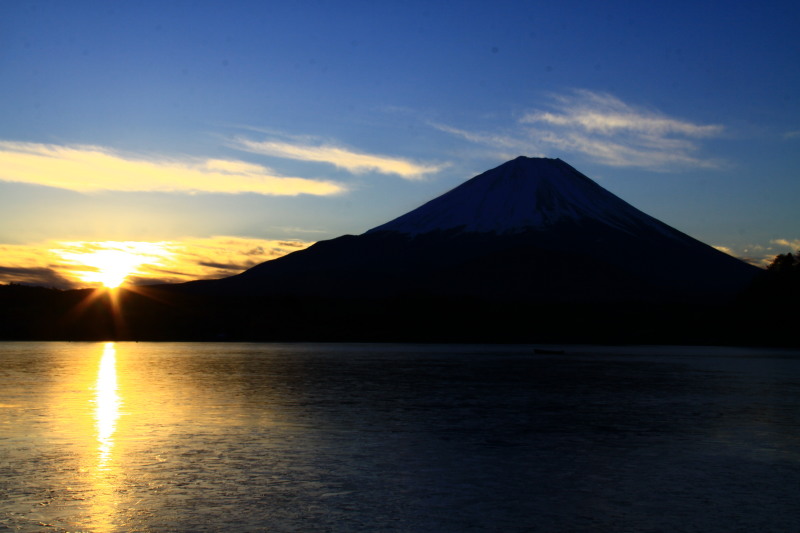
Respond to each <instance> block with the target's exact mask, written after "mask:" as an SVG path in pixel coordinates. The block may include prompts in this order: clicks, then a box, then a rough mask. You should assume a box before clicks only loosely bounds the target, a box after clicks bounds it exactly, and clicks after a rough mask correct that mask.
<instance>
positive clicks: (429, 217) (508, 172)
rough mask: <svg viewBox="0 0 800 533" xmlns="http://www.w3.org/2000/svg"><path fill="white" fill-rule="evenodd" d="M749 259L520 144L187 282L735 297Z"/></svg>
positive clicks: (558, 295) (238, 287)
mask: <svg viewBox="0 0 800 533" xmlns="http://www.w3.org/2000/svg"><path fill="white" fill-rule="evenodd" d="M756 271H757V269H756V268H755V267H752V266H750V265H747V264H745V263H743V262H741V261H739V260H738V259H735V258H733V257H731V256H728V255H726V254H724V253H722V252H720V251H718V250H716V249H714V248H712V247H710V246H708V245H706V244H704V243H701V242H700V241H698V240H696V239H694V238H692V237H690V236H688V235H685V234H683V233H682V232H680V231H678V230H676V229H674V228H672V227H670V226H668V225H666V224H664V223H663V222H660V221H659V220H657V219H655V218H653V217H651V216H650V215H647V214H646V213H643V212H642V211H640V210H638V209H636V208H635V207H633V206H631V205H630V204H628V203H627V202H625V201H624V200H622V199H620V198H618V197H617V196H615V195H613V194H612V193H610V192H608V191H606V190H605V189H604V188H602V187H601V186H599V185H598V184H596V183H595V182H594V181H592V180H591V179H590V178H588V177H587V176H585V175H584V174H582V173H580V172H579V171H577V170H576V169H574V168H573V167H571V166H570V165H568V164H567V163H565V162H563V161H561V160H560V159H546V158H527V157H524V156H520V157H518V158H516V159H514V160H511V161H509V162H506V163H503V164H502V165H499V166H498V167H496V168H494V169H491V170H488V171H486V172H484V173H482V174H480V175H478V176H476V177H474V178H472V179H470V180H468V181H466V182H464V183H463V184H461V185H459V186H457V187H455V188H454V189H451V190H450V191H448V192H446V193H444V194H442V195H441V196H439V197H437V198H434V199H433V200H431V201H429V202H426V203H425V204H423V205H422V206H420V207H418V208H417V209H414V210H412V211H410V212H408V213H406V214H404V215H401V216H400V217H397V218H395V219H393V220H390V221H389V222H387V223H385V224H382V225H379V226H376V227H375V228H372V229H370V230H368V231H366V232H365V233H363V234H361V235H345V236H341V237H338V238H335V239H331V240H328V241H321V242H318V243H316V244H314V245H313V246H311V247H309V248H307V249H305V250H301V251H298V252H294V253H292V254H289V255H287V256H284V257H282V258H278V259H275V260H272V261H267V262H265V263H261V264H260V265H256V266H255V267H252V268H251V269H249V270H247V271H245V272H243V273H241V274H239V275H236V276H232V277H230V278H223V279H221V280H214V281H205V282H192V283H191V284H190V285H191V286H192V288H193V289H192V290H211V291H216V292H226V291H234V292H236V291H239V292H242V291H251V292H254V293H261V294H272V295H284V296H291V295H295V296H298V295H305V296H322V297H336V298H346V297H352V298H356V297H358V298H361V297H366V298H373V299H375V298H386V297H398V296H402V295H407V294H425V295H429V296H435V297H442V296H447V297H454V296H470V297H480V298H488V299H490V300H501V301H509V300H520V299H532V300H535V301H539V302H543V303H544V302H580V301H581V299H582V298H584V299H585V300H587V301H592V302H600V301H609V302H611V301H613V302H619V301H623V300H627V301H664V302H666V301H687V300H707V299H709V298H717V297H722V298H725V297H731V295H732V294H734V293H735V292H736V291H737V290H739V289H741V288H742V287H743V286H744V285H746V284H747V282H748V281H749V279H751V278H752V277H753V276H754V275H755V273H756Z"/></svg>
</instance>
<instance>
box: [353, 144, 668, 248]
mask: <svg viewBox="0 0 800 533" xmlns="http://www.w3.org/2000/svg"><path fill="white" fill-rule="evenodd" d="M586 219H591V220H593V221H594V222H601V223H603V224H605V225H608V226H611V227H614V228H616V229H619V230H623V231H626V232H635V231H636V230H637V229H640V228H642V227H643V226H644V227H647V228H648V229H650V230H656V231H658V232H659V233H662V234H667V235H670V236H673V235H671V233H672V232H673V231H674V230H672V228H669V226H666V225H664V224H662V223H661V222H659V221H657V220H656V219H654V218H652V217H650V216H649V215H647V214H645V213H643V212H641V211H639V210H638V209H636V208H635V207H633V206H631V205H630V204H628V203H627V202H625V201H623V200H621V199H620V198H618V197H617V196H615V195H614V194H612V193H610V192H608V191H607V190H605V189H604V188H602V187H601V186H599V185H597V184H596V183H595V182H594V181H592V180H591V179H589V178H588V177H586V176H585V175H583V174H582V173H580V172H578V171H577V170H575V169H574V168H573V167H571V166H570V165H568V164H567V163H565V162H564V161H562V160H560V159H549V158H529V157H524V156H520V157H518V158H516V159H514V160H512V161H508V162H506V163H504V164H502V165H500V166H498V167H496V168H494V169H491V170H488V171H486V172H484V173H483V174H480V175H478V176H476V177H474V178H472V179H470V180H469V181H466V182H465V183H463V184H461V185H460V186H458V187H456V188H455V189H452V190H450V191H449V192H447V193H445V194H443V195H441V196H439V197H438V198H435V199H433V200H431V201H430V202H428V203H426V204H424V205H422V206H421V207H419V208H417V209H415V210H413V211H410V212H409V213H406V214H405V215H403V216H400V217H398V218H396V219H394V220H392V221H390V222H387V223H385V224H383V225H381V226H378V227H376V228H373V229H371V230H369V231H368V232H367V233H375V232H379V231H391V232H397V233H403V234H409V235H420V234H424V233H429V232H432V231H438V230H455V229H460V230H462V231H464V232H479V233H496V234H508V233H517V232H520V231H526V230H544V229H548V228H551V227H552V226H554V225H556V224H559V223H565V222H566V223H581V222H582V221H584V220H586Z"/></svg>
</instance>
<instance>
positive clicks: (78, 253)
mask: <svg viewBox="0 0 800 533" xmlns="http://www.w3.org/2000/svg"><path fill="white" fill-rule="evenodd" d="M311 244H313V243H310V242H304V241H288V240H284V241H279V240H266V239H250V238H243V237H226V236H218V237H209V238H187V239H183V240H179V241H161V242H134V241H48V242H44V243H38V244H32V245H0V257H1V258H2V259H0V283H26V284H33V285H43V286H50V287H56V288H61V289H71V288H82V287H96V286H99V285H101V284H105V285H108V286H111V285H112V281H113V282H114V283H116V282H117V281H118V282H123V280H124V282H125V283H128V284H148V283H181V282H185V281H192V280H195V279H214V278H221V277H227V276H232V275H234V274H238V273H240V272H242V271H244V270H246V269H248V268H250V267H252V266H255V265H257V264H259V263H262V262H264V261H268V260H270V259H277V258H278V257H281V256H283V255H286V254H288V253H291V252H293V251H297V250H302V249H303V248H307V247H308V246H310V245H311Z"/></svg>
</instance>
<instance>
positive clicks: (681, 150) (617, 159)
mask: <svg viewBox="0 0 800 533" xmlns="http://www.w3.org/2000/svg"><path fill="white" fill-rule="evenodd" d="M431 126H433V127H434V128H436V129H438V130H440V131H444V132H446V133H450V134H452V135H455V136H457V137H461V138H462V139H465V140H468V141H470V142H473V143H476V144H480V145H483V146H486V147H490V148H492V149H494V150H497V151H498V152H501V153H502V154H503V155H505V154H507V153H508V151H513V152H514V153H515V154H516V155H537V154H547V155H553V152H564V153H573V154H581V155H583V156H585V157H588V158H590V159H591V160H593V161H595V162H597V163H601V164H604V165H609V166H616V167H638V168H647V169H651V170H666V169H672V168H679V167H684V168H685V167H695V168H716V167H719V166H721V165H722V163H721V162H720V161H718V160H714V159H711V158H706V157H703V156H701V155H697V154H698V153H699V152H700V148H701V141H702V140H703V139H709V138H713V137H716V136H719V135H721V134H722V133H723V131H724V128H723V126H721V125H717V124H695V123H693V122H690V121H688V120H682V119H677V118H674V117H669V116H666V115H664V114H663V113H659V112H657V111H652V110H647V109H643V108H639V107H635V106H632V105H629V104H626V103H625V102H623V101H621V100H620V99H618V98H616V97H614V96H612V95H610V94H606V93H598V92H593V91H587V90H576V91H572V92H570V93H568V94H566V95H554V96H552V97H551V101H550V103H549V105H548V106H546V109H542V110H533V111H530V112H527V113H525V114H524V115H522V116H521V117H520V118H519V119H518V120H517V121H516V124H515V126H514V127H515V129H514V130H513V131H510V132H509V131H506V132H504V133H502V134H500V133H487V132H474V131H467V130H464V129H462V128H456V127H453V126H449V125H443V124H436V123H431Z"/></svg>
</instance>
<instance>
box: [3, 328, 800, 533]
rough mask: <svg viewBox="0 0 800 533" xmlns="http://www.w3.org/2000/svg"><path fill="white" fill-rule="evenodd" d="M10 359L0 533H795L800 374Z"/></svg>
mask: <svg viewBox="0 0 800 533" xmlns="http://www.w3.org/2000/svg"><path fill="white" fill-rule="evenodd" d="M533 348H534V347H531V346H415V345H411V346H407V345H311V344H287V345H279V344H189V343H169V344H148V343H141V344H136V343H117V344H112V343H109V344H102V343H100V344H94V343H85V344H83V343H0V531H37V532H38V531H97V532H104V531H287V532H288V531H292V532H294V531H342V532H352V531H369V532H374V531H413V532H447V531H453V532H455V531H458V532H461V531H503V532H508V531H543V532H547V531H614V532H625V531H631V532H634V531H635V532H646V531H697V532H709V531H725V532H729V531H747V532H752V531H759V532H764V531H787V532H788V531H798V528H800V494H798V489H800V355H799V354H797V353H792V352H781V351H770V350H754V349H747V350H745V349H728V348H675V347H671V348H647V347H633V348H629V347H626V348H610V347H609V348H605V347H603V348H600V347H579V346H573V347H564V348H565V349H566V351H567V353H566V354H564V355H557V354H553V355H547V354H535V353H534V349H533Z"/></svg>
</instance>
